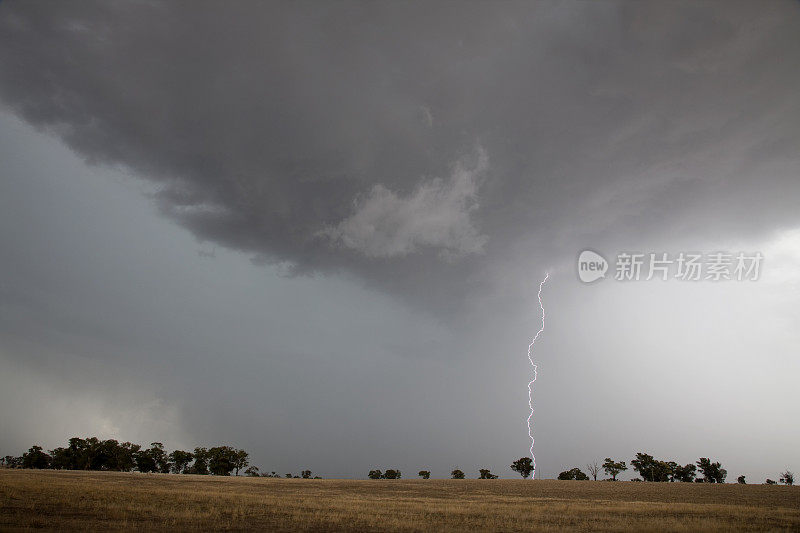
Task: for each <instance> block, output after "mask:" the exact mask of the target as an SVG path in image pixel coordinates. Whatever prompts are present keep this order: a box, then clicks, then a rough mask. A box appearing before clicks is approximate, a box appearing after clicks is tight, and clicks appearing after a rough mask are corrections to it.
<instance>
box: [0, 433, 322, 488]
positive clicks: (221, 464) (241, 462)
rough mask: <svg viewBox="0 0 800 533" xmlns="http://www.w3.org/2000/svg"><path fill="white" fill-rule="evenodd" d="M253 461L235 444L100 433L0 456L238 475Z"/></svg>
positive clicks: (8, 463) (55, 464)
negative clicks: (179, 446) (174, 444)
mask: <svg viewBox="0 0 800 533" xmlns="http://www.w3.org/2000/svg"><path fill="white" fill-rule="evenodd" d="M249 464H250V462H249V454H248V453H247V452H246V451H244V450H240V449H236V448H233V447H231V446H213V447H211V448H203V447H197V448H194V450H193V451H186V450H174V451H172V452H169V453H168V452H167V451H166V450H165V449H164V445H163V444H162V443H160V442H153V443H151V444H150V447H149V448H143V447H142V446H140V445H139V444H132V443H130V442H123V443H120V442H118V441H117V440H115V439H107V440H101V439H98V438H97V437H87V438H85V439H81V438H79V437H73V438H71V439H69V442H68V445H67V446H66V447H59V448H55V449H53V450H50V451H49V452H45V451H44V449H43V448H42V447H41V446H38V445H34V446H31V447H30V449H29V450H28V451H27V452H25V453H24V454H22V456H20V457H14V456H12V455H6V456H5V457H2V458H0V466H5V467H7V468H38V469H47V468H49V469H55V470H111V471H116V472H131V471H138V472H145V473H149V472H156V473H162V474H199V475H215V476H230V475H231V474H233V475H236V476H238V475H239V472H240V471H241V470H243V469H244V468H245V467H247V466H248V465H249ZM244 473H245V475H247V476H262V477H287V478H306V479H308V478H310V477H311V471H310V470H303V471H302V472H301V475H299V476H298V475H292V474H286V475H285V476H281V475H278V474H276V473H275V472H271V473H269V474H267V473H263V474H260V473H259V469H258V467H256V466H250V467H249V468H247V470H244Z"/></svg>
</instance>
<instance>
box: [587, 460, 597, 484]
mask: <svg viewBox="0 0 800 533" xmlns="http://www.w3.org/2000/svg"><path fill="white" fill-rule="evenodd" d="M586 470H588V471H589V474H590V475H591V476H592V479H594V480H595V481H597V474H598V472H600V465H599V464H597V461H594V462H592V463H589V464H587V465H586Z"/></svg>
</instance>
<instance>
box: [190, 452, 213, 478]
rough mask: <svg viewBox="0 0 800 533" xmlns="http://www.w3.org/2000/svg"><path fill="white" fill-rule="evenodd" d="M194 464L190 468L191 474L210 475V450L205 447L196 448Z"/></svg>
mask: <svg viewBox="0 0 800 533" xmlns="http://www.w3.org/2000/svg"><path fill="white" fill-rule="evenodd" d="M193 455H194V464H193V465H192V467H191V468H190V469H189V472H190V473H191V474H199V475H201V476H205V475H208V459H209V455H208V450H207V449H205V448H195V449H194V454H193Z"/></svg>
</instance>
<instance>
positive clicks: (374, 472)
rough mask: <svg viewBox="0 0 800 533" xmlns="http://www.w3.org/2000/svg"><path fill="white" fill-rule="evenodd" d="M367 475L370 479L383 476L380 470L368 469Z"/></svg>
mask: <svg viewBox="0 0 800 533" xmlns="http://www.w3.org/2000/svg"><path fill="white" fill-rule="evenodd" d="M368 477H369V478H370V479H381V478H382V477H383V472H381V471H380V470H370V471H369V474H368Z"/></svg>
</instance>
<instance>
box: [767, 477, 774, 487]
mask: <svg viewBox="0 0 800 533" xmlns="http://www.w3.org/2000/svg"><path fill="white" fill-rule="evenodd" d="M766 484H767V485H775V484H776V483H775V480H774V479H769V478H767V481H766Z"/></svg>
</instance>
